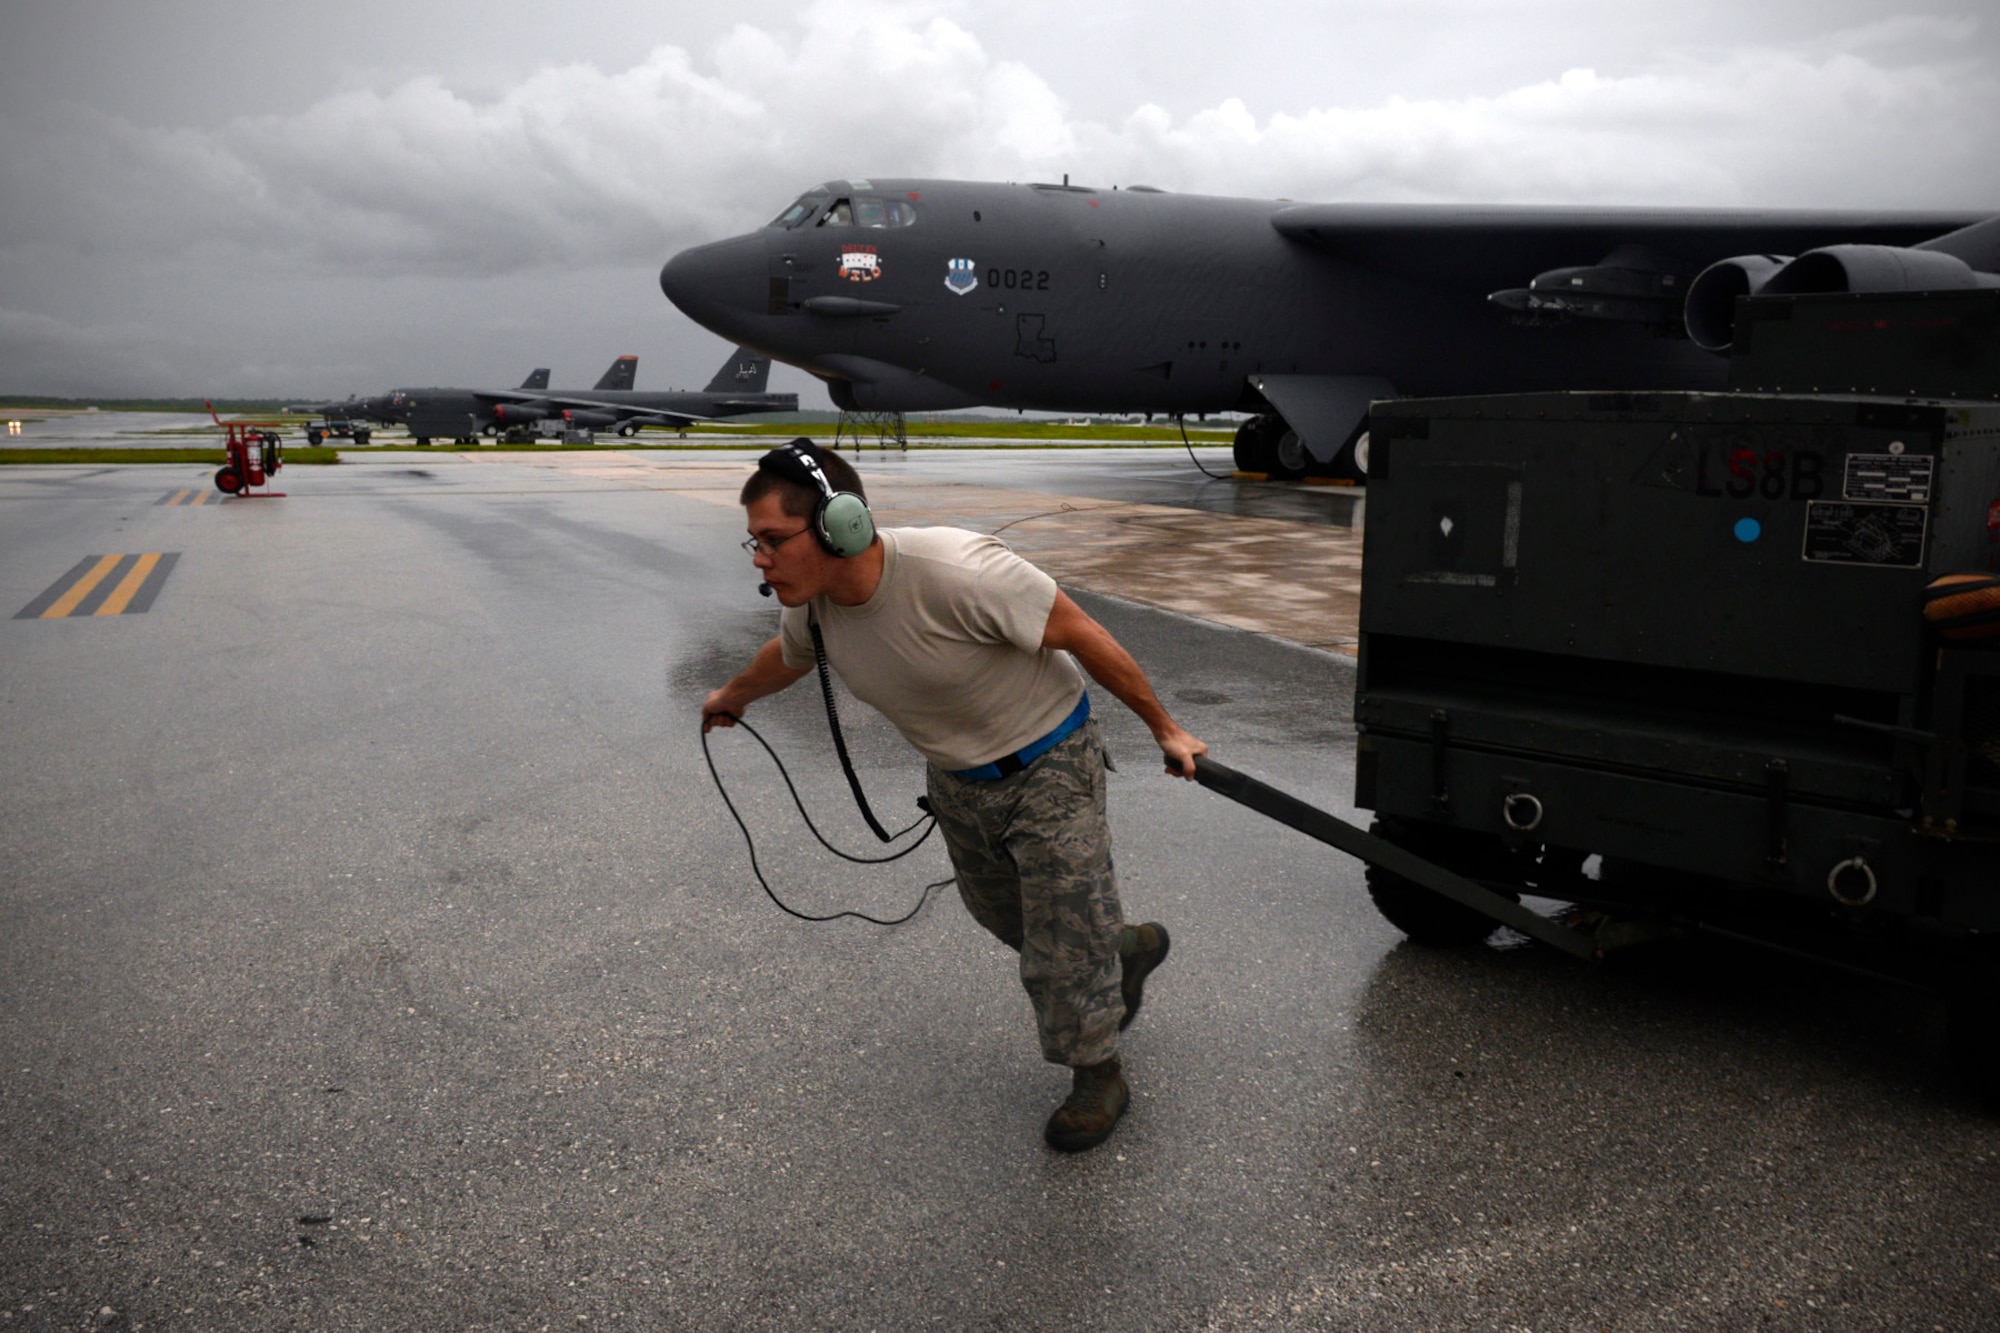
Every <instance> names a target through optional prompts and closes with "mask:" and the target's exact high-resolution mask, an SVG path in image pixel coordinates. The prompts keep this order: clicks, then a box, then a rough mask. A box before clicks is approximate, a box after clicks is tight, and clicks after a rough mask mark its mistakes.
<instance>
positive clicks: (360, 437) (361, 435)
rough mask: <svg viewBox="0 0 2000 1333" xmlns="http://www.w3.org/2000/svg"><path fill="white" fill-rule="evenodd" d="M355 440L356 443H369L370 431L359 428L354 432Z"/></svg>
mask: <svg viewBox="0 0 2000 1333" xmlns="http://www.w3.org/2000/svg"><path fill="white" fill-rule="evenodd" d="M354 442H355V443H356V444H366V443H368V432H367V431H365V430H357V431H355V432H354Z"/></svg>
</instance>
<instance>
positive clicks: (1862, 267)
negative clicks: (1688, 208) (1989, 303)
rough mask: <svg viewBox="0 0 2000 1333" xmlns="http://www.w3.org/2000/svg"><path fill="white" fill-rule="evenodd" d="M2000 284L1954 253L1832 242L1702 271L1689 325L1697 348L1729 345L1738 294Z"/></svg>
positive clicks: (1691, 295)
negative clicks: (1795, 254)
mask: <svg viewBox="0 0 2000 1333" xmlns="http://www.w3.org/2000/svg"><path fill="white" fill-rule="evenodd" d="M1968 287H2000V277H1994V276H1993V275H1992V274H1988V273H1980V272H1978V271H1976V270H1975V269H1973V267H1972V266H1971V265H1969V264H1967V263H1966V262H1965V261H1964V260H1963V259H1960V258H1958V257H1957V256H1956V255H1949V254H1945V253H1944V252H1943V251H1940V250H1920V249H1910V248H1905V247H1902V246H1894V245H1829V246H1826V247H1824V248H1823V249H1819V250H1808V251H1806V253H1804V254H1802V255H1800V256H1799V257H1798V258H1797V259H1790V260H1788V259H1785V258H1784V257H1783V256H1781V255H1743V256H1739V257H1738V258H1735V259H1725V260H1723V261H1722V262H1721V263H1718V264H1711V265H1709V267H1707V268H1706V269H1703V270H1702V273H1701V276H1700V277H1698V278H1696V279H1695V280H1694V285H1693V286H1691V287H1689V288H1688V296H1687V331H1688V337H1690V338H1692V339H1693V340H1694V342H1695V344H1696V345H1697V346H1699V347H1703V348H1706V349H1707V350H1709V351H1711V352H1727V351H1728V350H1729V347H1730V344H1731V343H1733V342H1735V341H1736V298H1737V297H1739V296H1759V295H1762V296H1801V295H1810V294H1817V293H1825V292H1941V291H1961V290H1964V289H1965V288H1968Z"/></svg>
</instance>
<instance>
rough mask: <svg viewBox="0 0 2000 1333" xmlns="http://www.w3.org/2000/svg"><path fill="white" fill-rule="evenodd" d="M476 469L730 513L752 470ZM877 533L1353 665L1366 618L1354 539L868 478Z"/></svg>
mask: <svg viewBox="0 0 2000 1333" xmlns="http://www.w3.org/2000/svg"><path fill="white" fill-rule="evenodd" d="M461 457H466V458H479V459H480V461H482V462H487V461H490V462H493V463H512V464H516V465H527V466H534V467H556V468H560V469H561V470H562V471H564V472H565V473H567V474H568V475H571V476H583V477H590V478H593V479H597V480H603V481H614V482H622V483H625V484H628V485H631V486H633V487H635V488H639V489H644V490H657V491H667V492H670V493H672V494H676V495H685V496H689V497H691V498H693V499H697V500H703V501H706V502H707V503H710V504H715V505H721V506H725V507H729V508H734V507H735V505H736V495H737V492H738V490H739V489H740V488H741V487H742V485H743V481H744V479H745V478H746V477H748V476H749V474H750V472H751V471H752V464H750V463H731V462H716V461H714V460H694V459H689V460H685V461H681V460H676V459H673V458H671V457H667V458H663V457H661V456H660V455H658V454H637V453H634V454H591V455H588V456H586V457H577V456H575V455H569V456H567V457H565V456H562V455H550V456H547V457H544V458H533V457H530V458H525V459H524V458H522V457H521V456H520V455H518V454H514V455H508V456H504V457H494V458H491V459H486V458H484V457H482V456H480V455H474V454H465V455H461ZM867 483H868V491H869V500H870V508H871V509H873V510H874V512H875V517H876V521H877V522H878V523H880V524H881V525H882V526H884V527H922V526H936V525H943V526H950V527H960V528H969V529H972V530H973V531H976V532H990V533H994V534H996V535H998V536H999V537H1000V539H1001V540H1003V541H1005V542H1006V543H1007V544H1008V545H1009V546H1011V547H1013V548H1014V550H1015V551H1017V552H1019V553H1020V554H1021V555H1022V556H1023V557H1024V558H1026V559H1028V560H1032V561H1033V562H1034V563H1035V564H1036V565H1038V566H1040V567H1041V568H1042V569H1045V570H1047V571H1048V572H1049V574H1050V575H1051V576H1052V577H1054V578H1055V580H1056V581H1057V582H1059V583H1062V584H1064V585H1066V586H1069V587H1073V588H1081V589H1084V590H1085V591H1088V592H1096V593H1104V594H1107V595H1109V596H1112V597H1122V598H1124V599H1126V600H1128V601H1133V602H1142V603H1144V604H1145V605H1147V606H1156V607H1160V608H1162V609H1163V610H1167V611H1174V612H1178V613H1179V614H1181V615H1186V616H1193V617H1195V618H1196V619H1199V620H1208V621H1213V622H1215V623H1216V624H1220V625H1229V626H1231V627H1233V628H1236V629H1247V630H1254V631H1256V632H1257V633H1260V634H1269V635H1271V636H1273V637H1274V638H1279V639H1284V640H1286V641H1288V642H1291V643H1296V644H1301V645H1303V646H1305V647H1308V648H1318V649H1321V650H1323V651H1326V652H1333V653H1341V654H1345V655H1347V656H1350V657H1351V656H1353V655H1354V652H1355V645H1356V643H1357V642H1358V637H1359V636H1358V631H1357V628H1356V627H1357V624H1358V621H1359V618H1360V612H1361V533H1360V531H1358V530H1355V529H1349V528H1334V527H1322V526H1316V525H1310V524H1303V523H1288V522H1285V521H1283V520H1280V519H1270V518H1252V517H1245V516H1241V515H1235V514H1211V513H1203V512H1200V511H1196V510H1191V509H1179V508H1172V507H1169V506H1165V505H1149V504H1130V503H1124V502H1120V501H1109V500H1103V499H1095V498H1091V497H1086V496H1074V495H1061V494H1057V493H1053V492H1048V491H1021V490H1013V489H1010V488H1005V487H999V486H985V485H978V484H973V483H961V482H949V483H937V482H920V481H904V480H900V479H898V478H894V477H883V476H879V475H877V476H871V477H868V478H867Z"/></svg>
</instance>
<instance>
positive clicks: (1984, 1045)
mask: <svg viewBox="0 0 2000 1333" xmlns="http://www.w3.org/2000/svg"><path fill="white" fill-rule="evenodd" d="M1950 1004H1951V1007H1950V1008H1949V1009H1948V1010H1947V1011H1946V1016H1945V1041H1946V1044H1947V1046H1948V1048H1949V1049H1950V1052H1951V1065H1952V1072H1953V1073H1955V1074H1956V1075H1957V1076H1958V1081H1959V1083H1960V1084H1961V1085H1962V1086H1963V1087H1964V1088H1965V1090H1966V1091H1967V1092H1969V1093H1971V1094H1972V1095H1973V1096H1974V1097H1977V1098H1978V1099H1979V1100H1980V1101H1982V1102H1984V1103H1985V1104H1986V1105H1987V1106H1989V1107H1994V1108H1996V1109H2000V988H1996V987H1995V986H1994V985H1993V983H1991V982H1983V983H1982V982H1968V983H1966V984H1964V985H1962V986H1960V987H1958V988H1957V989H1955V990H1954V991H1953V992H1952V994H1951V998H1950Z"/></svg>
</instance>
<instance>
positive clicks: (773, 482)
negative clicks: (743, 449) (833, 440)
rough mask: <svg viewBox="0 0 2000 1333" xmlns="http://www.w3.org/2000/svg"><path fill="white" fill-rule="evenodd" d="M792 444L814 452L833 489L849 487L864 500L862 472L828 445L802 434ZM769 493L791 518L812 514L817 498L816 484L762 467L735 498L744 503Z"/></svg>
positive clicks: (847, 489)
mask: <svg viewBox="0 0 2000 1333" xmlns="http://www.w3.org/2000/svg"><path fill="white" fill-rule="evenodd" d="M792 444H793V445H796V446H798V447H799V448H801V449H804V450H805V451H806V452H807V453H809V454H811V455H812V456H813V461H814V462H816V463H818V464H819V470H820V471H821V472H824V473H825V474H826V479H827V481H829V482H830V483H832V485H833V489H834V490H836V491H848V492H850V493H852V494H854V495H858V496H860V497H861V500H862V502H863V503H864V504H865V503H867V500H868V492H867V491H865V490H863V489H862V488H861V474H860V473H858V472H856V471H855V470H854V465H853V464H851V463H849V462H848V461H847V460H846V459H844V458H842V457H841V456H840V455H839V454H838V453H836V452H834V451H833V450H831V449H822V448H820V447H819V446H818V445H816V444H814V443H813V442H812V441H811V440H808V439H806V438H805V437H804V436H800V437H799V438H798V439H796V440H793V441H792ZM772 494H776V495H777V497H778V507H779V508H781V509H783V510H784V511H785V512H786V513H787V514H790V515H791V516H792V517H793V518H811V517H812V512H813V509H814V507H815V506H817V505H818V504H819V502H820V493H819V489H818V488H817V487H812V486H802V485H800V484H799V483H798V482H796V481H792V480H791V479H790V478H787V477H781V476H779V475H778V474H777V473H775V472H771V471H768V470H766V469H764V468H761V467H760V468H758V469H757V470H756V471H755V472H752V473H751V474H750V479H749V480H748V481H746V482H744V483H743V491H742V493H741V494H740V495H738V496H737V497H736V502H737V503H738V504H740V505H744V506H746V507H747V506H749V505H753V504H755V503H756V502H757V501H759V500H761V499H763V498H764V497H765V496H767V495H772Z"/></svg>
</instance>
